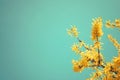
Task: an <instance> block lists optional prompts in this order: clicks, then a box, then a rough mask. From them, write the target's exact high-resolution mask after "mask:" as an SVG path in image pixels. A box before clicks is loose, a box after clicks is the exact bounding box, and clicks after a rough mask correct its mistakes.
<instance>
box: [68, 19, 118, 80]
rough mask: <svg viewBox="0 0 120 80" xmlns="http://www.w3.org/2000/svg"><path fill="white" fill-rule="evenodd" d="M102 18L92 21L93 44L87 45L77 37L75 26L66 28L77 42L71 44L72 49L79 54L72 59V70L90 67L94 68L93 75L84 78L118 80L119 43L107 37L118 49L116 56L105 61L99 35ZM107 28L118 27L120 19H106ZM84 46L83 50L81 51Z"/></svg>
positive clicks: (100, 35)
mask: <svg viewBox="0 0 120 80" xmlns="http://www.w3.org/2000/svg"><path fill="white" fill-rule="evenodd" d="M102 25H103V22H102V18H101V17H98V18H95V19H93V21H92V31H91V38H92V41H93V45H90V46H88V45H87V44H86V43H85V42H83V41H82V40H80V38H79V37H78V35H79V32H78V30H77V27H76V26H72V27H71V28H70V29H68V30H67V32H68V34H69V35H71V36H73V37H75V38H76V39H77V40H78V42H77V43H76V44H74V45H73V46H72V51H74V52H75V53H76V54H77V55H80V59H79V60H72V64H73V70H74V72H81V71H83V70H84V69H85V68H92V69H94V70H95V72H94V73H93V75H92V76H91V77H90V78H88V79H86V80H120V44H119V43H118V41H117V40H116V39H115V38H113V37H112V36H111V35H108V39H109V40H110V41H111V42H112V43H113V45H114V46H115V47H116V48H117V50H118V56H116V57H114V58H113V59H112V61H111V62H105V61H104V58H103V55H102V53H101V52H100V50H101V47H102V46H101V42H100V37H102V35H103V31H102ZM106 27H107V28H118V29H120V19H116V20H115V21H114V22H110V20H108V21H106ZM82 47H84V48H85V50H84V51H81V48H82Z"/></svg>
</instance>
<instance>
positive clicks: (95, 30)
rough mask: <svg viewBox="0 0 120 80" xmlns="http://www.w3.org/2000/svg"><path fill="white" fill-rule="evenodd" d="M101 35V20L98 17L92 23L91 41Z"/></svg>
mask: <svg viewBox="0 0 120 80" xmlns="http://www.w3.org/2000/svg"><path fill="white" fill-rule="evenodd" d="M102 35H103V32H102V18H100V17H98V18H96V19H94V20H93V22H92V40H97V39H98V37H101V36H102Z"/></svg>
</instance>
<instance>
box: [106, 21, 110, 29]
mask: <svg viewBox="0 0 120 80" xmlns="http://www.w3.org/2000/svg"><path fill="white" fill-rule="evenodd" d="M106 27H108V28H110V27H111V22H110V20H108V21H106Z"/></svg>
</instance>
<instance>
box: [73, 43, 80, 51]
mask: <svg viewBox="0 0 120 80" xmlns="http://www.w3.org/2000/svg"><path fill="white" fill-rule="evenodd" d="M72 51H74V52H75V53H80V50H79V45H78V44H73V45H72Z"/></svg>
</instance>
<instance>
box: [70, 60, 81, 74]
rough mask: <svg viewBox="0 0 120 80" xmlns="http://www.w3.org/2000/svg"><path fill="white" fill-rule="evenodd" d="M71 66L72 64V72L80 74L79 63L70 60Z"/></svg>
mask: <svg viewBox="0 0 120 80" xmlns="http://www.w3.org/2000/svg"><path fill="white" fill-rule="evenodd" d="M72 64H73V70H74V72H80V71H82V69H83V66H82V64H80V62H78V61H75V60H72Z"/></svg>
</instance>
